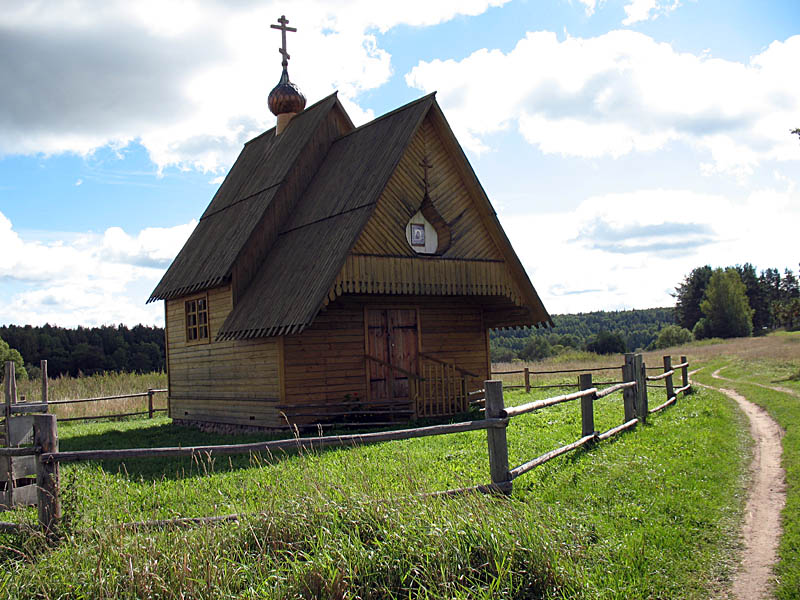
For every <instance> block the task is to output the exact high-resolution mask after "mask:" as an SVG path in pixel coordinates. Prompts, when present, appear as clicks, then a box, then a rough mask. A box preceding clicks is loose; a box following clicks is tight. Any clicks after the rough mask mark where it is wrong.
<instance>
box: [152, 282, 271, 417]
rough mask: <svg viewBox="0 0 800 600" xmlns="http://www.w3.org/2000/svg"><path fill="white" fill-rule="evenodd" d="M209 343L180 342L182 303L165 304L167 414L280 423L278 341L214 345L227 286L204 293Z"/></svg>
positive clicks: (227, 300) (227, 297) (227, 301)
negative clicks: (206, 302)
mask: <svg viewBox="0 0 800 600" xmlns="http://www.w3.org/2000/svg"><path fill="white" fill-rule="evenodd" d="M207 293H208V308H209V329H210V340H209V341H208V342H204V343H189V344H187V343H186V334H185V325H184V302H185V301H186V300H187V299H190V298H194V297H197V295H196V294H195V295H190V296H186V297H184V298H178V299H174V300H168V301H167V303H166V325H167V327H166V335H167V344H168V348H169V350H168V356H169V363H168V368H169V396H170V416H171V417H172V418H173V419H186V420H191V421H211V422H216V423H231V424H237V425H249V426H259V427H276V426H279V425H280V424H281V419H280V416H279V413H278V410H277V404H278V400H279V397H280V378H279V374H280V368H279V365H280V351H281V344H282V341H281V340H280V339H279V338H263V339H258V340H243V341H226V342H215V341H214V338H215V337H216V335H217V331H218V330H219V328H220V326H221V325H222V323H223V322H224V320H225V318H226V317H227V316H228V313H229V312H230V311H231V308H232V300H231V297H232V296H231V288H230V286H223V287H218V288H214V289H211V290H208V292H207Z"/></svg>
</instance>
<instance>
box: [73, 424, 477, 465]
mask: <svg viewBox="0 0 800 600" xmlns="http://www.w3.org/2000/svg"><path fill="white" fill-rule="evenodd" d="M470 417H474V415H470V414H464V415H458V416H457V418H454V419H452V421H461V420H468V419H469V418H470ZM442 422H446V421H443V420H442V419H438V420H437V419H425V420H424V422H423V421H419V422H413V423H399V424H398V425H397V426H396V427H380V428H368V426H366V424H365V427H364V428H363V429H353V428H351V429H332V430H329V431H326V432H325V435H326V436H335V435H348V434H359V433H370V432H375V431H387V430H392V429H403V428H410V427H423V426H426V425H433V424H438V423H442ZM130 423H131V422H125V421H117V422H105V423H102V424H98V426H97V427H95V428H93V430H91V431H86V432H74V434H73V435H67V436H64V437H62V438H61V440H60V450H62V451H65V452H66V451H75V450H116V449H124V448H165V447H182V448H187V447H196V446H217V445H228V444H247V443H254V442H266V441H271V440H285V439H292V437H293V436H292V432H291V431H276V432H272V433H271V432H260V433H238V434H219V433H208V432H203V431H200V430H199V429H196V428H193V427H183V426H178V425H173V424H172V423H163V422H162V423H159V424H153V425H150V426H141V427H130ZM318 435H320V431H318V430H317V431H314V430H308V431H306V432H304V433H302V434H301V435H300V437H301V438H305V437H316V436H318ZM354 445H355V444H354ZM347 448H349V446H340V447H327V448H315V449H314V450H308V449H290V450H278V451H275V452H274V453H271V452H256V453H244V454H230V455H216V456H209V455H208V454H204V453H198V454H197V455H196V456H193V457H165V458H127V459H124V460H122V459H121V460H103V461H92V462H93V463H94V464H98V465H99V466H100V467H101V468H102V469H103V470H104V471H106V472H108V473H114V474H123V475H125V476H127V477H128V478H129V479H132V480H146V481H159V480H162V479H173V480H175V479H185V478H191V477H197V476H204V475H207V474H209V473H211V472H213V473H221V472H231V471H236V470H241V469H249V468H253V467H257V466H264V465H270V464H277V463H279V462H281V461H284V460H291V459H295V458H297V457H298V455H308V454H313V455H321V454H324V453H327V452H332V451H336V450H340V449H347Z"/></svg>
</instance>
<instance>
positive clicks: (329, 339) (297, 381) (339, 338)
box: [280, 302, 367, 424]
mask: <svg viewBox="0 0 800 600" xmlns="http://www.w3.org/2000/svg"><path fill="white" fill-rule="evenodd" d="M284 372H285V382H286V383H285V398H284V401H283V402H282V403H281V405H280V409H281V410H283V411H284V412H285V413H286V415H287V418H288V419H289V420H290V421H291V422H292V423H298V424H305V423H316V422H319V421H320V418H319V417H320V416H323V419H322V420H323V421H326V420H330V419H336V418H339V417H343V416H346V415H342V414H341V413H346V412H349V411H350V410H352V408H353V407H352V405H351V404H350V403H352V402H358V401H363V402H366V398H367V388H366V372H365V366H364V308H363V306H362V305H361V304H360V303H357V302H356V303H352V302H336V303H333V304H331V305H330V306H329V307H328V309H327V310H325V311H322V312H321V313H320V314H319V315H318V316H317V318H316V320H315V321H314V323H313V325H311V327H309V328H307V329H305V330H304V331H303V332H302V333H300V334H298V335H289V336H285V337H284ZM348 395H349V398H348ZM339 420H342V419H339ZM345 420H346V419H345Z"/></svg>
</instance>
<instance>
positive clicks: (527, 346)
mask: <svg viewBox="0 0 800 600" xmlns="http://www.w3.org/2000/svg"><path fill="white" fill-rule="evenodd" d="M553 323H554V324H555V328H553V329H551V328H542V329H533V330H532V329H523V328H517V329H508V330H497V331H492V332H491V336H490V341H489V346H490V351H491V356H492V360H493V361H495V362H508V361H511V360H513V359H521V360H539V359H542V358H546V357H548V356H553V355H557V354H562V353H564V352H571V351H581V350H587V351H590V352H597V353H598V354H611V353H614V352H627V351H633V350H637V349H644V348H647V347H649V346H651V345H652V344H653V343H654V342H655V340H656V339H657V337H658V334H659V332H660V331H661V329H663V328H664V327H665V326H667V325H670V324H674V323H675V309H673V308H647V309H640V310H621V311H602V310H601V311H595V312H588V313H577V314H565V315H554V316H553Z"/></svg>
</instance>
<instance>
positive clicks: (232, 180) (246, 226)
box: [148, 94, 337, 302]
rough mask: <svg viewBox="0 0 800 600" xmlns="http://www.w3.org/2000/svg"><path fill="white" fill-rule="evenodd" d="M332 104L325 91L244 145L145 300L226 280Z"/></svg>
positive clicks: (333, 102)
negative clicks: (279, 126)
mask: <svg viewBox="0 0 800 600" xmlns="http://www.w3.org/2000/svg"><path fill="white" fill-rule="evenodd" d="M336 103H337V99H336V94H331V95H330V96H328V97H327V98H324V99H323V100H320V101H319V102H317V103H316V104H314V105H313V106H310V107H309V108H308V109H306V110H304V111H303V112H302V113H300V114H299V115H297V117H295V118H294V119H293V120H292V123H291V127H289V128H288V129H287V131H286V132H285V133H284V134H283V135H278V136H276V135H275V128H274V127H273V128H272V129H270V130H268V131H265V132H264V133H262V134H261V135H259V136H258V137H256V138H253V139H252V140H250V141H249V142H247V143H246V144H245V146H244V149H243V150H242V152H241V154H240V155H239V158H237V159H236V162H235V163H234V165H233V167H231V170H230V172H229V173H228V176H227V177H226V178H225V181H223V182H222V185H221V186H220V187H219V190H217V193H216V194H215V195H214V198H213V199H212V200H211V204H209V205H208V208H206V210H205V212H204V213H203V216H201V217H200V222H199V223H198V224H197V227H195V229H194V231H193V232H192V235H190V236H189V239H188V240H187V241H186V244H185V245H184V246H183V248H182V249H181V251H180V252H179V253H178V256H177V257H176V258H175V260H174V261H173V262H172V264H171V265H170V267H169V269H167V272H166V273H165V274H164V276H163V277H162V278H161V281H160V282H159V284H158V286H156V289H155V290H153V293H152V294H151V295H150V298H149V300H148V302H152V301H154V300H166V299H169V298H175V297H178V296H184V295H186V294H190V293H192V292H195V291H199V290H203V289H207V288H210V287H214V286H217V285H220V284H222V283H225V282H226V281H228V280H229V279H230V275H231V269H232V267H233V264H234V261H235V260H236V257H237V256H238V255H239V252H240V251H241V250H242V248H243V247H244V246H245V244H246V243H247V241H248V240H249V239H250V235H251V234H252V232H253V229H254V228H255V227H256V225H257V224H258V222H259V220H260V219H261V218H262V216H263V215H264V212H265V211H266V210H267V208H268V207H269V205H270V203H271V202H272V200H273V198H275V196H276V194H277V193H278V191H279V190H280V187H281V185H282V184H283V182H284V181H285V180H286V176H287V173H288V172H289V170H290V169H291V168H292V167H293V166H294V165H295V162H296V160H297V157H298V155H299V154H300V152H301V150H302V149H303V148H304V147H305V145H306V144H307V143H308V142H309V140H310V138H311V136H312V135H313V133H314V132H315V131H316V129H317V128H318V127H319V125H320V123H321V122H322V120H323V119H325V117H326V116H327V114H328V112H329V111H330V110H331V109H332V108H333V107H334V105H335V104H336Z"/></svg>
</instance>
